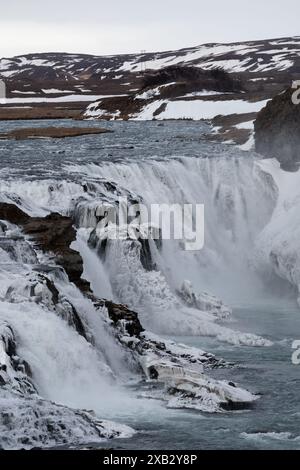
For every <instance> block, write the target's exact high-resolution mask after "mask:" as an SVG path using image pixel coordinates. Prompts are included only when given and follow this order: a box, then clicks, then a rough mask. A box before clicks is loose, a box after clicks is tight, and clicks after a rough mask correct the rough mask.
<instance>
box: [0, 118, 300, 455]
mask: <svg viewBox="0 0 300 470" xmlns="http://www.w3.org/2000/svg"><path fill="white" fill-rule="evenodd" d="M49 125H55V126H58V125H59V126H60V125H62V126H74V125H75V126H76V125H78V124H77V123H73V122H72V121H60V122H57V121H53V122H52V121H43V122H38V121H33V122H30V123H29V122H19V123H18V124H16V123H15V122H14V123H13V122H1V123H0V129H1V131H8V130H10V129H12V128H15V127H16V126H22V127H33V126H49ZM85 125H90V126H100V127H106V128H108V129H109V130H113V131H114V132H113V133H108V134H103V135H97V136H87V137H78V138H75V139H69V138H67V139H61V140H48V139H39V140H28V141H18V142H15V141H0V185H1V186H0V198H1V200H2V201H6V202H15V203H17V204H19V205H20V207H22V208H23V210H25V211H28V212H29V213H30V214H32V215H46V214H47V213H49V211H57V212H60V213H62V214H69V213H73V214H74V215H75V218H76V220H77V222H78V226H79V227H80V230H79V231H78V239H77V242H76V247H77V249H78V250H79V251H80V253H81V255H82V257H83V260H84V267H85V273H84V275H85V277H86V278H87V279H88V280H89V281H90V282H91V285H92V288H93V290H94V292H95V293H96V294H97V295H98V296H99V297H105V298H109V299H113V300H115V301H119V302H122V303H125V304H127V305H129V306H130V307H131V308H134V309H135V310H136V311H138V312H139V316H140V319H141V321H142V324H143V325H144V326H145V327H146V328H147V329H149V330H151V331H153V332H155V333H158V334H160V335H163V336H164V337H166V336H168V337H171V338H172V339H174V340H176V341H177V342H180V343H185V344H188V345H191V346H194V347H199V348H201V349H204V350H207V351H209V352H213V353H215V354H216V355H217V356H218V357H223V358H224V359H227V360H228V361H230V362H233V363H235V364H237V365H238V366H239V367H237V368H233V369H229V370H227V369H226V370H216V371H214V372H212V374H213V376H214V377H216V378H224V379H227V380H228V378H230V380H234V381H235V382H237V383H239V384H241V385H242V386H243V387H245V388H248V389H249V390H251V391H253V392H255V393H258V394H260V395H261V398H260V399H259V400H258V401H257V402H256V403H255V405H254V407H253V409H251V410H249V411H239V412H231V413H220V414H214V415H206V414H203V413H196V412H193V411H189V412H187V411H184V410H171V409H166V408H165V407H164V405H163V404H161V403H160V402H155V401H153V400H145V399H140V400H139V399H136V398H134V396H135V394H136V393H135V392H136V390H135V384H134V378H133V377H132V376H131V371H129V370H128V371H127V370H126V369H125V372H124V367H123V355H124V354H123V352H122V351H121V350H120V348H119V347H118V346H117V345H115V344H114V343H113V341H112V339H111V338H110V337H109V336H108V335H107V333H106V332H105V329H103V325H101V323H100V322H99V321H98V322H96V321H95V320H94V319H93V318H94V317H93V312H91V311H89V307H88V306H87V305H85V304H84V301H83V300H82V299H81V298H80V297H79V298H77V300H76V301H77V304H80V306H81V308H82V309H83V311H84V315H85V318H86V319H87V320H88V322H89V325H90V327H91V329H92V330H93V332H94V334H95V332H96V334H95V337H96V347H97V351H98V353H97V354H95V353H94V352H93V351H91V350H88V348H86V345H85V344H83V342H79V340H78V338H76V335H74V333H73V332H72V331H71V330H70V329H69V328H67V327H66V326H65V325H62V324H61V322H60V321H59V320H58V319H56V318H55V317H54V318H52V317H51V316H48V317H47V315H46V314H45V312H36V315H37V316H35V312H34V311H31V310H30V308H28V309H27V310H25V312H26V311H27V312H28V313H27V317H25V316H24V311H23V312H21V311H20V312H17V310H18V309H17V308H16V309H15V311H14V312H11V307H9V306H6V307H5V308H7V310H5V315H4V318H5V319H10V321H11V322H12V323H13V325H14V328H15V329H16V330H17V331H18V332H19V335H20V337H21V338H22V353H23V356H24V358H25V359H26V360H27V361H28V362H29V363H30V364H31V365H32V368H33V371H34V373H35V377H36V380H37V383H38V386H39V392H40V393H42V394H43V396H45V397H47V398H49V399H50V400H54V401H57V402H59V403H63V404H66V405H68V406H73V407H80V408H93V409H95V410H96V411H97V412H98V413H99V414H100V415H101V417H103V418H106V419H113V420H115V421H118V422H123V423H125V424H128V425H130V426H132V427H133V428H134V429H136V430H138V431H139V432H138V433H137V434H136V435H135V436H134V437H133V438H130V439H124V440H122V441H110V442H109V444H108V445H109V447H112V446H113V447H118V448H128V449H132V448H137V449H138V448H148V449H172V448H173V449H175V448H176V449H187V448H197V449H199V448H201V449H203V448H205V449H214V448H299V446H300V409H299V394H298V391H299V384H300V366H298V367H297V366H295V365H293V364H292V361H291V356H292V349H291V345H292V342H293V340H295V339H298V338H300V312H299V309H298V307H297V305H296V302H295V300H294V293H293V291H292V289H290V288H289V286H287V285H286V284H285V282H284V281H280V280H279V279H277V278H276V277H275V276H274V275H273V273H272V272H271V270H270V271H269V270H268V269H266V271H264V272H263V273H261V272H260V273H258V270H257V269H256V268H257V265H258V260H257V258H258V255H257V253H256V250H255V241H256V238H257V236H258V235H259V233H260V232H261V230H262V229H263V228H264V226H265V225H266V224H267V223H268V222H269V220H270V218H271V215H272V212H273V210H274V208H275V206H276V197H277V194H276V188H274V185H273V183H272V181H271V179H270V178H269V177H268V175H266V174H265V173H264V172H263V171H261V169H260V167H259V165H257V164H256V158H257V157H256V156H255V154H252V153H250V152H243V151H240V150H238V149H237V148H235V147H232V146H228V145H219V144H212V143H209V142H207V141H206V140H205V139H204V138H203V134H204V133H205V132H209V127H208V126H207V125H206V124H204V123H195V122H190V121H183V122H165V123H157V122H147V123H142V122H128V123H125V122H124V123H123V122H115V123H114V122H109V123H103V122H101V123H97V122H96V123H95V122H87V123H85ZM118 195H122V196H124V195H126V196H128V197H129V198H132V199H134V200H136V199H138V200H142V201H143V202H144V203H145V204H147V205H150V204H152V203H157V204H162V203H169V204H172V203H181V204H182V203H193V204H195V203H201V204H204V205H205V246H204V249H203V250H201V251H199V252H186V251H183V250H182V249H180V245H179V243H178V241H168V242H164V243H163V245H162V247H161V248H160V249H158V248H157V246H156V245H155V244H154V243H153V244H152V245H151V258H152V260H153V261H154V262H155V265H156V269H155V270H147V269H145V268H144V266H143V265H142V264H141V262H140V257H139V252H138V251H137V250H136V249H135V247H133V246H132V244H127V243H124V242H118V241H116V242H114V243H109V244H108V246H107V249H106V256H105V260H103V259H102V260H101V259H100V258H99V257H98V256H97V253H96V252H95V251H94V250H91V249H90V248H89V247H88V245H87V243H86V240H87V231H88V230H89V229H90V228H94V226H95V220H94V216H93V214H94V212H93V210H91V209H92V208H95V207H97V205H99V204H100V203H101V201H102V200H105V201H107V202H109V203H115V201H116V198H117V196H118ZM1 259H2V258H0V260H1ZM4 261H5V260H4ZM5 266H6V265H5V263H2V264H1V273H2V275H1V282H0V284H1V283H2V284H3V286H5V285H6V284H5V283H7V279H6V278H5V277H6V276H5V269H6V268H5ZM14 276H16V274H15V273H14ZM185 280H189V281H190V282H191V283H192V285H193V288H194V289H195V291H196V292H202V291H205V290H207V291H209V292H212V293H213V294H215V295H218V296H219V297H221V298H222V299H223V300H224V301H226V302H227V304H229V305H230V306H233V307H234V309H233V321H232V322H230V323H229V324H228V323H227V322H226V323H224V324H217V325H216V324H211V323H210V322H204V321H203V319H201V318H199V317H198V315H197V313H195V312H194V311H193V309H189V308H187V307H186V306H184V305H182V303H181V302H180V300H179V298H178V295H177V293H178V290H179V289H180V288H181V285H182V283H183V281H185ZM3 286H2V285H0V289H1V292H2V290H3V289H4V287H3ZM62 288H63V289H65V291H66V295H68V296H69V297H71V298H73V297H74V296H75V297H76V296H78V294H77V293H76V292H75V290H74V289H73V288H72V286H66V285H65V284H64V285H63V287H62ZM75 304H76V302H75ZM33 310H34V309H33ZM15 312H17V313H18V316H17V317H14V315H15V314H16V313H15ZM30 315H31V316H32V318H31V317H30ZM36 318H38V322H36ZM30 321H32V322H34V324H35V327H34V328H33V329H32V331H31V327H30ZM45 329H47V330H48V331H50V332H51V334H50V335H49V337H47V338H45V337H44V331H45ZM238 332H243V333H253V334H258V335H261V336H262V337H264V338H265V339H268V340H271V341H272V342H273V346H271V347H265V348H264V347H263V348H261V347H257V344H256V343H255V341H254V340H253V339H251V342H252V344H250V343H249V340H248V339H247V341H246V339H245V338H244V337H243V336H241V335H240V333H238ZM251 338H252V337H251ZM57 341H60V342H61V343H62V344H63V345H64V347H62V348H61V354H60V355H58V354H57V351H56V349H55V343H56V342H57ZM98 343H99V344H98ZM43 344H46V345H47V347H45V348H44V349H45V350H43ZM250 346H251V347H250ZM66 358H68V360H66ZM45 365H47V368H48V374H45V372H44V370H43V367H44V366H45ZM49 371H50V372H49ZM111 373H113V374H114V375H116V376H118V377H119V378H120V379H121V378H122V383H123V384H124V383H126V377H124V375H125V376H126V374H128V378H129V377H131V379H133V383H132V385H131V386H128V384H127V392H125V393H124V392H122V393H119V392H120V391H119V390H118V391H116V390H115V389H114V388H113V387H112V385H111V383H110V380H109V375H110V374H111ZM106 376H107V378H105V379H103V377H106ZM127 382H128V381H127ZM74 391H76V392H74ZM77 391H78V392H77ZM99 394H100V395H101V397H103V399H102V400H101V405H99V399H98V397H99ZM107 395H109V396H110V398H111V399H110V400H109V401H108V400H106V399H105V396H107Z"/></svg>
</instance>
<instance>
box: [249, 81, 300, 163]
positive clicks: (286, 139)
mask: <svg viewBox="0 0 300 470" xmlns="http://www.w3.org/2000/svg"><path fill="white" fill-rule="evenodd" d="M294 92H295V90H292V89H288V90H286V91H285V92H284V93H282V94H280V95H278V96H276V97H275V98H273V99H272V100H271V101H269V102H268V104H267V106H266V107H265V108H264V109H262V110H261V111H260V113H259V114H258V116H257V119H256V121H255V147H256V151H257V152H258V153H261V154H262V155H264V156H265V157H266V158H277V159H278V161H279V162H280V164H281V167H282V168H283V169H285V170H292V171H293V170H297V169H298V168H299V162H300V105H299V104H294V103H293V101H292V94H293V93H294Z"/></svg>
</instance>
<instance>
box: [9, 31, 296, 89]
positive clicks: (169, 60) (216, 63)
mask: <svg viewBox="0 0 300 470" xmlns="http://www.w3.org/2000/svg"><path fill="white" fill-rule="evenodd" d="M170 65H193V66H196V67H199V68H202V69H204V70H211V69H213V68H216V67H222V68H223V69H224V70H226V71H228V72H234V73H246V72H247V73H249V72H250V73H252V74H259V75H260V74H266V75H268V74H269V73H274V72H289V73H297V72H299V71H300V36H297V37H291V38H282V39H274V40H263V41H250V42H243V43H232V44H204V45H200V46H196V47H191V48H187V49H180V50H177V51H167V52H156V53H152V52H151V53H144V54H127V55H113V56H95V55H85V54H66V53H45V54H29V55H24V56H18V57H13V58H2V59H0V76H1V77H2V78H3V79H4V80H6V81H7V82H8V87H9V89H10V91H11V92H12V93H13V92H14V91H15V90H14V89H13V86H11V85H15V86H16V90H17V91H25V90H22V87H24V86H25V84H24V81H25V82H27V91H31V90H32V91H37V89H38V88H39V87H38V86H36V89H35V90H34V87H32V84H33V83H36V84H38V83H39V82H46V83H48V82H51V83H52V87H51V88H50V89H52V91H53V90H55V89H57V90H59V91H60V90H68V91H70V90H72V91H74V90H76V88H77V91H78V92H81V93H89V92H90V91H92V90H90V89H89V85H91V86H92V88H95V87H102V89H104V88H105V87H107V86H108V84H109V87H110V90H111V93H109V94H120V92H121V91H123V92H124V90H126V91H130V90H132V88H135V87H136V86H137V81H138V78H139V76H140V74H141V71H144V70H145V69H152V70H157V69H160V68H163V67H167V66H170ZM66 84H67V88H65V86H66ZM62 85H63V86H64V88H62ZM18 87H19V88H18ZM43 88H44V89H47V87H43ZM39 89H40V90H41V88H39ZM52 94H53V93H52Z"/></svg>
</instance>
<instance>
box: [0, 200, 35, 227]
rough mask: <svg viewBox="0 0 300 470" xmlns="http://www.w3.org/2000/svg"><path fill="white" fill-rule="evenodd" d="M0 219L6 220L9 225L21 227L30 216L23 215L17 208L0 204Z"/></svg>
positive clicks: (3, 203) (4, 203) (12, 205)
mask: <svg viewBox="0 0 300 470" xmlns="http://www.w3.org/2000/svg"><path fill="white" fill-rule="evenodd" d="M0 219H2V220H7V221H8V222H10V223H11V224H16V225H23V224H24V223H26V222H27V221H28V220H29V219H30V216H29V215H27V214H25V212H23V211H22V210H21V209H19V207H17V206H15V205H14V204H7V203H6V202H1V203H0Z"/></svg>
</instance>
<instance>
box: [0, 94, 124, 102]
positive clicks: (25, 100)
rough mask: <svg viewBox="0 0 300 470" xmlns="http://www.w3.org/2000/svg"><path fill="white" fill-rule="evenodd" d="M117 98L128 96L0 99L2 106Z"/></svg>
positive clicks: (72, 95)
mask: <svg viewBox="0 0 300 470" xmlns="http://www.w3.org/2000/svg"><path fill="white" fill-rule="evenodd" d="M115 96H127V95H74V94H71V95H66V96H59V97H56V98H48V97H33V98H29V97H28V98H25V97H24V98H6V99H0V104H14V103H66V102H77V101H96V100H98V99H100V98H113V97H115Z"/></svg>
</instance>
